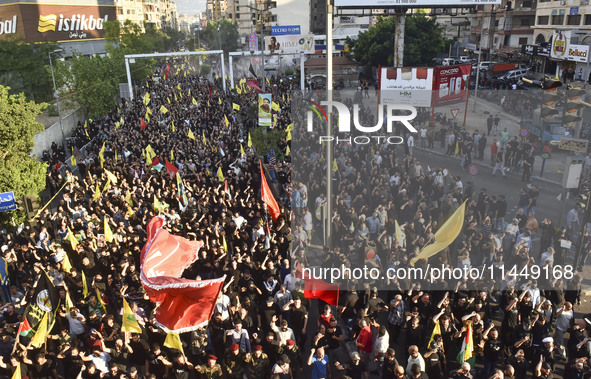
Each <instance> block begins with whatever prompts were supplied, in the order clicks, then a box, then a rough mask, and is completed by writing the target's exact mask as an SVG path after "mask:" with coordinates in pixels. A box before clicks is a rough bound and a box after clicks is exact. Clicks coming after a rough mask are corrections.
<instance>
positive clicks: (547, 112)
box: [540, 105, 560, 120]
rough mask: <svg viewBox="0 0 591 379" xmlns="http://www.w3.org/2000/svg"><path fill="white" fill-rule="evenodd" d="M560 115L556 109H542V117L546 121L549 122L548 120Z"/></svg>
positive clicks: (545, 107) (544, 107)
mask: <svg viewBox="0 0 591 379" xmlns="http://www.w3.org/2000/svg"><path fill="white" fill-rule="evenodd" d="M558 113H560V112H558V110H557V109H556V108H554V107H551V106H546V105H544V106H543V107H542V111H541V113H540V117H541V118H543V119H544V120H547V119H550V118H552V117H554V116H556V115H557V114H558Z"/></svg>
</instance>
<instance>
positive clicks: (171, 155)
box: [170, 150, 174, 162]
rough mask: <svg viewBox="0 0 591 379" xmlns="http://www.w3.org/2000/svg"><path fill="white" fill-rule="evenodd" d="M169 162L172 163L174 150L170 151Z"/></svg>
mask: <svg viewBox="0 0 591 379" xmlns="http://www.w3.org/2000/svg"><path fill="white" fill-rule="evenodd" d="M170 161H171V162H174V150H170Z"/></svg>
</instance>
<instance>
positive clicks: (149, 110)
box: [146, 107, 152, 116]
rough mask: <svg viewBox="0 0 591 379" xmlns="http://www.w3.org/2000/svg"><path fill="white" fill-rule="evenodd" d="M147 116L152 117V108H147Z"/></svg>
mask: <svg viewBox="0 0 591 379" xmlns="http://www.w3.org/2000/svg"><path fill="white" fill-rule="evenodd" d="M146 114H149V115H150V116H151V115H152V110H151V109H150V107H146Z"/></svg>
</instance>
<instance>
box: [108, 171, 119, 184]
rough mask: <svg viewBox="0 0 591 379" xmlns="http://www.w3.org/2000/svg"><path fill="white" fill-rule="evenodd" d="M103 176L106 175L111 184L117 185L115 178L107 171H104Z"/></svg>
mask: <svg viewBox="0 0 591 379" xmlns="http://www.w3.org/2000/svg"><path fill="white" fill-rule="evenodd" d="M105 174H107V178H108V179H109V180H110V181H112V182H113V184H117V177H116V176H115V175H114V174H113V173H112V172H111V171H109V170H107V169H105Z"/></svg>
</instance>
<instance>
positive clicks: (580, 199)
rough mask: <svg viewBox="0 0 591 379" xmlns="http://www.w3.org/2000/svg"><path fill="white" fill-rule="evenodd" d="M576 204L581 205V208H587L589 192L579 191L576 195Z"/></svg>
mask: <svg viewBox="0 0 591 379" xmlns="http://www.w3.org/2000/svg"><path fill="white" fill-rule="evenodd" d="M577 204H578V205H579V206H580V207H581V209H587V204H589V194H588V193H581V194H579V195H578V196H577Z"/></svg>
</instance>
